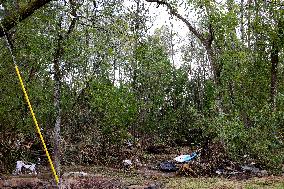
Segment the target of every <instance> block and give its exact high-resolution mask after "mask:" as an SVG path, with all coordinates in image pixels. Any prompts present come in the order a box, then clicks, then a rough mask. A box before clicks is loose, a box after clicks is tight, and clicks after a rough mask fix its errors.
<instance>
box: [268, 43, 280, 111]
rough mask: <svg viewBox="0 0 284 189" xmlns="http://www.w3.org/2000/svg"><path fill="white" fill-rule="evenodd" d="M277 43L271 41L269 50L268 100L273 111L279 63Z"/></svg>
mask: <svg viewBox="0 0 284 189" xmlns="http://www.w3.org/2000/svg"><path fill="white" fill-rule="evenodd" d="M277 45H278V44H276V42H275V41H273V44H272V50H271V84H270V101H271V110H272V111H275V107H276V92H277V65H278V63H279V55H278V54H279V49H278V46H277Z"/></svg>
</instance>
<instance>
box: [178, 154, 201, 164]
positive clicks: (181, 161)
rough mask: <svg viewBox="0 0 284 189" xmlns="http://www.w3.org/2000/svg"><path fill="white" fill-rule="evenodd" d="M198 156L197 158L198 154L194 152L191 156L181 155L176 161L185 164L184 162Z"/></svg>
mask: <svg viewBox="0 0 284 189" xmlns="http://www.w3.org/2000/svg"><path fill="white" fill-rule="evenodd" d="M196 156H197V154H196V153H195V152H193V153H192V154H190V155H180V156H178V157H176V158H174V160H175V161H177V162H179V163H183V162H187V161H191V160H192V159H193V158H195V157H196Z"/></svg>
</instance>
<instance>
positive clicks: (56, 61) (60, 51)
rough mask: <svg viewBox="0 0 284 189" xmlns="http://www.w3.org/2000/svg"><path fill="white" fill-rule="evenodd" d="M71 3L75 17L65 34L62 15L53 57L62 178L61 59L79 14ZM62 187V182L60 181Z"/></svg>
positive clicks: (56, 152)
mask: <svg viewBox="0 0 284 189" xmlns="http://www.w3.org/2000/svg"><path fill="white" fill-rule="evenodd" d="M70 4H71V9H72V10H71V11H72V12H71V14H72V16H73V17H74V18H73V19H72V20H71V23H70V25H69V27H68V30H67V33H66V34H65V36H63V34H62V33H61V27H62V22H63V21H62V17H60V20H59V23H58V27H59V28H58V29H59V30H58V32H59V33H58V39H57V47H56V49H55V53H54V59H53V69H54V82H55V84H54V108H55V127H54V162H55V169H56V172H57V175H58V177H59V178H60V160H61V134H60V132H61V131H60V130H61V129H60V128H61V113H62V108H61V83H62V71H61V65H60V60H61V58H62V56H63V54H64V49H63V42H64V40H66V39H68V38H69V36H70V33H71V32H72V31H73V29H74V28H75V24H76V20H77V15H76V9H75V7H76V4H75V2H74V1H73V0H70ZM59 188H60V183H59Z"/></svg>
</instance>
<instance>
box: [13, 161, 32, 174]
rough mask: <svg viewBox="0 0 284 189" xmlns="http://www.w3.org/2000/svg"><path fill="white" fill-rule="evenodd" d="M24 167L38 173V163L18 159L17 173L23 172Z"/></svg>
mask: <svg viewBox="0 0 284 189" xmlns="http://www.w3.org/2000/svg"><path fill="white" fill-rule="evenodd" d="M23 168H25V169H27V170H29V171H30V172H31V173H33V174H37V172H36V164H34V163H25V162H23V161H17V163H16V170H15V174H21V173H22V169H23Z"/></svg>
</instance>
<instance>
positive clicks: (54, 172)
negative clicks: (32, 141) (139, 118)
mask: <svg viewBox="0 0 284 189" xmlns="http://www.w3.org/2000/svg"><path fill="white" fill-rule="evenodd" d="M15 69H16V72H17V75H18V78H19V81H20V84H21V87H22V90H23V92H24V95H25V99H26V101H27V103H28V106H29V109H30V112H31V114H32V118H33V120H34V123H35V125H36V129H37V132H38V134H39V137H40V140H41V143H42V145H43V148H44V151H45V154H46V156H47V158H48V161H49V164H50V167H51V170H52V172H53V175H54V178H55V181H56V184H58V183H59V179H58V176H57V174H56V171H55V169H54V166H53V163H52V160H51V158H50V155H49V153H48V150H47V148H46V145H45V142H44V139H43V136H42V134H41V131H40V128H39V126H38V123H37V120H36V117H35V113H34V111H33V108H32V105H31V103H30V100H29V96H28V94H27V91H26V89H25V86H24V83H23V80H22V77H21V74H20V71H19V68H18V66H17V65H15Z"/></svg>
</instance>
